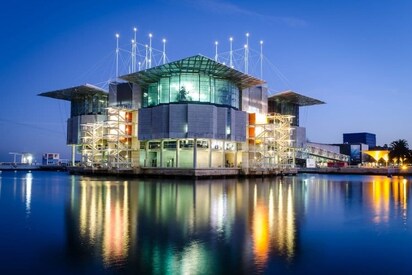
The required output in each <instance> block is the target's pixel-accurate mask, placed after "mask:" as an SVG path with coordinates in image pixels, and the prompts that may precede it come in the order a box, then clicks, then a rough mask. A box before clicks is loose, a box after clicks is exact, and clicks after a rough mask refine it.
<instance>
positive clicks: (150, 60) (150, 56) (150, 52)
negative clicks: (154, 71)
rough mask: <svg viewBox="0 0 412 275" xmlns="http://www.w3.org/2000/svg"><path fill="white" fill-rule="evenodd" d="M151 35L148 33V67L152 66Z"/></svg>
mask: <svg viewBox="0 0 412 275" xmlns="http://www.w3.org/2000/svg"><path fill="white" fill-rule="evenodd" d="M152 37H153V35H152V34H151V33H149V68H151V67H152Z"/></svg>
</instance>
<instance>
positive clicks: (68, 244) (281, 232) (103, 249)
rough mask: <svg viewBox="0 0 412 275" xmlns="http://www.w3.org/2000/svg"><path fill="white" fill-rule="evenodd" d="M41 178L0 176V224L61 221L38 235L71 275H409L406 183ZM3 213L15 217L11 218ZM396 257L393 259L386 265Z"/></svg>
mask: <svg viewBox="0 0 412 275" xmlns="http://www.w3.org/2000/svg"><path fill="white" fill-rule="evenodd" d="M48 175H50V174H38V173H28V174H19V173H17V174H7V175H6V174H5V173H2V174H1V175H0V206H1V207H0V219H1V218H3V219H4V218H5V217H6V212H10V211H11V212H13V214H14V215H15V217H16V219H18V217H19V216H25V217H26V219H27V217H28V218H29V220H28V221H27V222H30V225H31V227H33V228H36V223H38V224H41V223H43V222H44V223H47V224H50V225H52V224H59V223H58V220H59V218H57V217H59V216H60V217H63V221H64V223H63V227H62V228H61V227H58V226H54V227H53V226H51V227H50V228H45V227H38V228H37V229H36V230H37V232H39V231H41V230H44V231H47V234H45V236H53V235H59V234H60V235H62V237H61V238H60V239H58V240H56V242H57V243H60V245H59V246H58V247H57V251H66V252H65V254H64V256H62V258H63V259H65V260H63V262H60V263H59V266H65V267H66V268H69V267H70V268H71V269H70V270H71V271H74V272H86V273H88V272H99V273H100V272H105V271H109V272H126V273H139V274H198V273H202V274H226V273H232V274H235V273H284V272H289V273H301V274H302V273H331V272H332V273H333V272H334V271H336V270H339V272H343V273H353V272H356V273H362V272H384V273H385V272H389V271H392V270H393V268H395V267H396V268H397V271H400V273H407V272H406V270H409V268H412V266H411V264H407V265H406V264H405V263H406V262H407V261H406V260H407V256H406V255H407V253H405V254H404V253H402V252H405V251H408V250H409V247H411V246H412V232H410V230H409V219H408V215H409V212H410V211H408V207H409V204H408V199H409V193H410V189H411V184H410V181H409V180H407V179H405V178H402V177H393V178H387V177H379V176H319V175H318V176H314V175H299V176H297V177H284V178H275V179H228V180H215V181H213V180H200V181H187V180H184V181H183V180H146V179H145V180H113V179H112V180H108V179H101V178H88V177H75V176H67V175H64V174H62V175H59V176H53V177H50V176H48ZM10 203H11V205H14V206H15V208H10V209H9V210H8V211H6V210H5V209H6V208H5V206H6V205H10ZM50 204H54V205H57V206H58V207H60V206H61V207H62V210H60V211H56V210H55V208H51V207H50V208H49V206H48V205H50ZM19 205H21V207H20V206H19ZM41 205H46V206H42V207H40V206H41ZM21 208H24V211H21ZM53 209H54V210H53ZM52 211H54V212H52ZM7 214H9V213H7ZM46 220H47V221H46ZM15 224H16V227H18V224H19V223H18V222H16V223H15ZM6 229H7V227H6ZM6 229H5V228H3V227H0V236H4V235H7V234H11V233H10V232H11V231H12V230H11V229H10V228H9V229H7V230H8V231H6ZM13 230H14V228H13ZM25 230H26V229H19V228H17V229H16V230H15V231H16V233H15V234H16V237H15V239H17V238H21V236H25V237H26V238H27V240H29V241H31V237H33V238H34V235H30V234H34V233H35V232H36V230H33V231H29V232H27V231H25ZM5 232H6V234H5ZM33 232H34V233H33ZM19 236H20V237H19ZM0 238H2V239H0V240H2V241H6V242H7V239H5V238H4V237H0ZM46 240H48V239H46ZM14 243H15V242H14ZM46 244H47V242H45V240H44V239H43V240H42V239H40V240H39V241H38V242H36V243H35V244H32V245H31V246H30V249H32V250H33V251H34V252H31V254H28V255H26V256H25V257H26V258H27V257H29V259H30V257H34V256H30V255H35V254H36V252H35V251H36V250H39V251H41V250H47V249H48V247H49V246H47V245H46ZM9 245H10V244H9ZM3 247H4V246H3ZM0 252H1V253H0V254H2V253H6V250H5V249H4V248H0ZM391 253H393V254H394V255H397V257H392V258H390V257H388V255H390V254H391ZM8 257H12V256H10V255H8ZM402 257H404V259H405V261H403V260H402V259H403V258H402ZM34 259H35V258H33V262H36V265H38V264H39V261H35V260H34ZM370 259H373V260H374V262H375V265H374V266H371V265H370V264H368V262H369V260H370ZM0 261H1V260H0ZM400 262H402V263H403V264H404V266H402V265H400V264H399V263H400ZM348 263H350V264H348ZM381 263H382V264H381ZM383 263H385V264H383ZM2 264H4V262H2ZM0 266H6V267H7V265H0ZM27 266H28V267H29V266H30V265H27ZM59 266H58V267H57V268H56V269H57V270H59V269H60V268H61V267H60V268H59ZM42 268H44V267H42ZM42 268H40V269H38V270H37V271H40V270H42ZM0 271H2V268H0ZM6 271H7V269H6ZM34 271H36V269H34ZM54 271H56V270H54ZM319 271H321V272H319ZM403 271H405V272H403ZM1 273H3V272H1Z"/></svg>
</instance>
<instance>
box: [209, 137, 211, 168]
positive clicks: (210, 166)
mask: <svg viewBox="0 0 412 275" xmlns="http://www.w3.org/2000/svg"><path fill="white" fill-rule="evenodd" d="M209 168H212V140H211V139H209Z"/></svg>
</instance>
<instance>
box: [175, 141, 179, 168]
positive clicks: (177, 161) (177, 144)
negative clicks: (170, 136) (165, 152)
mask: <svg viewBox="0 0 412 275" xmlns="http://www.w3.org/2000/svg"><path fill="white" fill-rule="evenodd" d="M179 143H180V139H178V140H176V168H178V167H179V152H180V145H179Z"/></svg>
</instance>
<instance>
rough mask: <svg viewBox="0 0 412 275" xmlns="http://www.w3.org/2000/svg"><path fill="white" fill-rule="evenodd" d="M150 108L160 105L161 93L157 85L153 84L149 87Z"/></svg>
mask: <svg viewBox="0 0 412 275" xmlns="http://www.w3.org/2000/svg"><path fill="white" fill-rule="evenodd" d="M147 102H148V106H156V105H159V91H158V85H157V83H152V84H150V85H149V87H148V101H147Z"/></svg>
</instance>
